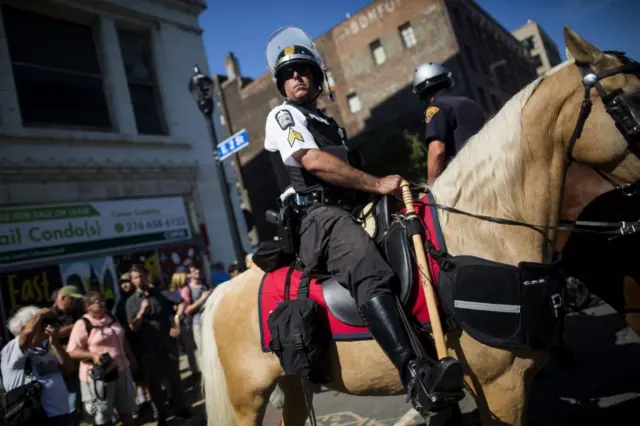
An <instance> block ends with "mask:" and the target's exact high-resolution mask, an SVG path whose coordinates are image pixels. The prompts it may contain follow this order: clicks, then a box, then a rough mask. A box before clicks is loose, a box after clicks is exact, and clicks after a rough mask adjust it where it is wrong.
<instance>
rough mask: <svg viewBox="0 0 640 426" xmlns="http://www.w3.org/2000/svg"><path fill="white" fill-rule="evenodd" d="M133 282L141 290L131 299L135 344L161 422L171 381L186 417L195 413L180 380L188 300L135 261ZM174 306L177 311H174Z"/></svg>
mask: <svg viewBox="0 0 640 426" xmlns="http://www.w3.org/2000/svg"><path fill="white" fill-rule="evenodd" d="M129 278H130V279H131V283H132V284H133V285H135V286H136V288H137V290H136V292H135V293H133V294H132V295H131V296H130V297H129V299H127V305H126V312H127V322H128V326H129V328H130V329H131V331H132V334H131V340H132V343H133V347H135V350H136V351H137V352H138V354H139V357H140V360H139V365H140V367H141V368H142V369H143V371H144V374H145V377H146V382H147V385H148V386H149V392H150V393H151V400H152V401H153V403H154V405H155V406H156V408H157V410H158V426H163V425H166V424H167V420H166V418H167V413H166V409H165V408H164V407H165V405H164V402H165V401H164V394H163V392H162V385H163V384H164V383H166V384H168V385H169V390H170V392H171V399H172V403H173V406H174V408H175V411H176V412H175V414H176V416H177V417H180V418H182V419H189V418H191V417H192V414H191V412H190V411H189V410H188V409H187V406H186V401H185V400H184V392H183V389H182V384H181V382H180V365H179V364H180V360H179V352H178V345H177V340H176V338H177V337H178V336H179V335H180V319H181V318H182V315H183V313H184V309H185V302H184V301H183V300H182V298H181V297H180V296H178V295H176V294H174V293H171V292H170V291H169V290H167V289H164V290H160V289H158V288H155V287H152V286H151V285H150V284H149V277H148V273H147V271H146V270H145V269H144V267H143V266H141V265H133V266H132V267H131V269H130V271H129ZM174 306H177V311H175V312H174Z"/></svg>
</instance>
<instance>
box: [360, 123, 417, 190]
mask: <svg viewBox="0 0 640 426" xmlns="http://www.w3.org/2000/svg"><path fill="white" fill-rule="evenodd" d="M358 150H359V151H360V153H361V154H362V157H363V158H364V162H365V170H366V171H367V172H369V173H371V174H373V175H375V176H386V175H390V174H398V175H400V176H402V177H403V178H405V179H407V180H408V181H410V182H414V183H424V182H426V180H427V156H426V153H425V148H424V145H423V143H422V141H421V140H420V135H419V134H418V133H412V132H409V131H407V130H401V131H395V132H392V133H388V134H385V135H381V136H378V137H373V138H372V137H371V136H370V134H368V135H364V136H363V137H362V139H360V138H359V144H358Z"/></svg>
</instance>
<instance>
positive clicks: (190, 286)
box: [180, 265, 213, 363]
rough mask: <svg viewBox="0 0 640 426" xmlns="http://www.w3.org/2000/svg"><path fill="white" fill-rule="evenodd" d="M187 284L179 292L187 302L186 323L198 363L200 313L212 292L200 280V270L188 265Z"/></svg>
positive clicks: (200, 332)
mask: <svg viewBox="0 0 640 426" xmlns="http://www.w3.org/2000/svg"><path fill="white" fill-rule="evenodd" d="M188 278H189V282H188V283H187V284H186V285H185V286H183V287H182V288H181V290H180V295H181V296H182V300H184V301H185V302H187V306H186V308H185V310H184V312H185V314H186V315H187V321H188V322H189V323H190V325H191V329H192V330H193V338H194V340H195V343H196V347H197V348H196V359H197V361H198V363H199V362H200V346H201V343H200V339H202V313H203V310H204V304H205V302H206V301H207V297H209V295H210V294H211V292H212V291H213V290H212V289H210V288H208V287H207V286H206V285H205V284H204V283H203V282H202V280H201V279H200V270H199V269H198V268H197V267H196V266H195V265H189V275H188Z"/></svg>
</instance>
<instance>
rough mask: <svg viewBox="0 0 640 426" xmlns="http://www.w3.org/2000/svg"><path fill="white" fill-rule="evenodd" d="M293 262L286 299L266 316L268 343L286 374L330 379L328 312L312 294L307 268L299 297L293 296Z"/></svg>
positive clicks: (316, 381)
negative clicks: (310, 293) (310, 292)
mask: <svg viewBox="0 0 640 426" xmlns="http://www.w3.org/2000/svg"><path fill="white" fill-rule="evenodd" d="M294 269H295V264H292V265H291V266H290V268H289V271H288V273H287V278H286V282H285V300H284V301H283V302H282V303H280V304H279V305H278V307H277V308H276V309H275V310H274V311H273V312H271V314H269V318H268V319H267V323H268V327H269V331H270V332H271V341H270V342H269V346H270V348H271V350H272V351H273V352H274V353H275V354H276V356H277V357H278V359H279V360H280V365H281V366H282V369H283V370H284V374H285V375H289V376H299V377H304V378H306V379H308V380H309V381H311V382H312V383H326V382H327V381H328V380H329V374H328V372H329V368H328V367H329V354H328V351H327V348H328V343H329V341H330V339H331V331H330V328H329V323H328V317H327V313H326V312H325V311H324V309H323V308H322V307H321V306H320V305H319V304H318V303H317V302H316V301H315V300H312V299H310V298H309V296H308V295H309V283H310V273H309V272H308V271H306V270H305V272H304V274H303V277H302V280H301V281H300V287H299V289H298V295H297V296H298V297H297V298H296V299H290V298H289V293H290V285H291V284H290V283H291V274H292V273H293V271H294Z"/></svg>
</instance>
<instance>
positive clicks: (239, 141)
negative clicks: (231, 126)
mask: <svg viewBox="0 0 640 426" xmlns="http://www.w3.org/2000/svg"><path fill="white" fill-rule="evenodd" d="M248 146H249V135H248V134H247V129H242V130H240V131H239V132H238V133H236V134H235V135H233V136H231V137H230V138H228V139H225V140H223V141H222V142H220V143H219V144H218V157H219V158H220V161H222V160H224V159H225V158H227V157H229V156H230V155H231V154H235V153H236V152H238V151H240V150H241V149H243V148H246V147H248Z"/></svg>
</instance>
